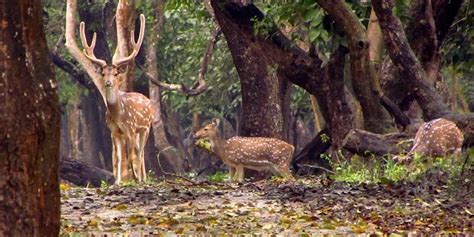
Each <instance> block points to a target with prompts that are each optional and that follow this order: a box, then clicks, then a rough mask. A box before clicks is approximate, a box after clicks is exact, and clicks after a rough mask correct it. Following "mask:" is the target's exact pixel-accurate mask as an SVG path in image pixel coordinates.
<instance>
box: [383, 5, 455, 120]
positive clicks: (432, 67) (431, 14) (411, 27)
mask: <svg viewBox="0 0 474 237" xmlns="http://www.w3.org/2000/svg"><path fill="white" fill-rule="evenodd" d="M462 2H463V1H462V0H454V1H451V0H440V1H430V0H417V1H414V2H413V5H412V9H411V10H410V17H409V18H410V19H411V20H410V21H409V22H408V24H407V27H406V29H405V32H406V38H407V39H408V42H409V44H410V47H411V48H412V49H413V51H414V53H415V54H416V55H417V57H418V60H419V61H420V63H421V65H422V67H423V69H424V70H427V74H428V76H427V78H429V81H428V82H429V84H430V85H431V86H435V85H434V82H435V81H437V80H439V76H440V74H439V68H440V65H439V63H440V60H439V57H440V56H439V50H440V47H441V45H442V43H443V40H444V38H445V36H446V34H447V31H448V29H449V27H450V26H451V24H452V23H453V21H454V19H455V17H456V15H457V13H458V12H459V8H460V6H461V4H462ZM433 21H434V22H433ZM402 79H403V76H400V75H399V74H398V71H397V70H396V68H395V66H394V65H393V63H392V61H391V60H390V59H386V60H384V62H383V66H382V77H381V81H382V89H383V91H384V94H385V95H386V96H387V97H389V98H390V99H391V100H392V101H394V102H395V103H396V104H399V105H400V107H401V108H402V109H403V110H408V112H409V114H410V118H411V119H413V118H415V119H416V118H417V117H418V114H421V112H418V110H419V107H418V105H417V104H416V103H415V104H416V105H411V104H412V101H413V100H414V99H416V96H415V95H413V93H411V92H410V87H411V84H407V83H406V82H405V81H403V80H402Z"/></svg>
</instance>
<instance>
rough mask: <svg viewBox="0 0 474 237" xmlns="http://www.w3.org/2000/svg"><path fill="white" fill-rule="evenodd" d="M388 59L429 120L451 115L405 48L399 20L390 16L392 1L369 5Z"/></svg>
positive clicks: (407, 45) (421, 69)
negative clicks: (378, 27) (381, 36)
mask: <svg viewBox="0 0 474 237" xmlns="http://www.w3.org/2000/svg"><path fill="white" fill-rule="evenodd" d="M372 4H373V7H374V10H375V13H376V14H377V17H378V19H379V24H380V27H381V28H382V31H383V32H384V41H385V45H386V47H387V50H388V53H389V55H390V58H391V60H392V62H393V64H394V65H395V67H396V68H397V69H398V71H399V73H400V77H401V81H402V82H404V83H405V84H406V85H410V86H409V87H408V88H407V90H409V91H407V92H410V93H412V94H413V95H414V96H415V98H416V99H417V101H418V104H419V105H420V107H421V108H422V110H423V113H424V115H425V117H426V118H427V119H428V120H431V119H434V118H439V117H442V116H444V115H447V114H449V113H450V111H449V109H448V106H447V105H446V104H445V103H444V102H443V98H441V96H440V95H439V93H438V92H437V91H436V90H435V88H434V87H433V86H432V85H431V84H430V83H429V82H428V79H427V76H426V74H425V71H424V69H423V67H422V65H421V64H420V62H419V61H418V60H417V58H416V56H415V54H414V52H413V50H412V49H411V48H410V45H409V44H408V40H407V38H406V35H405V33H404V31H403V29H402V25H401V22H400V20H399V19H398V18H397V17H395V16H394V15H393V13H392V7H393V1H392V0H374V1H372Z"/></svg>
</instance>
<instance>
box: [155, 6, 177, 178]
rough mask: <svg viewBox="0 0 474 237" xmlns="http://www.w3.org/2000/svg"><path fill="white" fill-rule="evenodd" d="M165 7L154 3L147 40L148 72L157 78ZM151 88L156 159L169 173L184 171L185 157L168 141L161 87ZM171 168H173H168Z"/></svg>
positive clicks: (157, 170)
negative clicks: (157, 50) (159, 45)
mask: <svg viewBox="0 0 474 237" xmlns="http://www.w3.org/2000/svg"><path fill="white" fill-rule="evenodd" d="M164 7H165V1H164V0H160V1H156V2H155V3H154V6H153V8H154V13H155V16H154V22H153V26H152V29H151V31H150V32H152V33H151V34H150V35H149V36H148V40H147V51H146V55H147V56H146V70H147V73H148V74H150V76H152V77H153V78H155V79H158V78H159V75H158V67H157V61H156V58H157V55H156V48H157V47H156V46H157V44H158V42H159V39H160V33H161V29H162V26H163V23H164ZM149 88H150V99H151V101H152V103H153V105H154V106H155V108H156V110H155V118H154V120H153V122H152V125H153V127H152V129H153V131H152V134H153V143H154V147H155V152H156V153H155V154H156V155H157V158H156V159H160V162H161V163H162V164H166V165H165V166H164V167H163V168H166V170H164V171H165V172H169V173H178V174H179V173H182V172H183V171H184V170H183V159H184V158H183V157H182V155H181V154H179V153H178V152H177V151H176V149H175V148H174V149H171V148H173V146H172V145H171V144H170V142H169V141H168V136H167V134H166V127H165V119H166V118H165V117H164V114H163V112H162V110H163V108H162V106H161V102H162V101H161V94H160V87H159V86H157V85H155V84H153V83H151V82H150V83H149ZM156 159H153V162H152V164H153V167H156V168H157V169H155V170H154V171H155V174H157V175H162V174H163V171H162V170H161V168H160V165H159V164H158V163H157V160H156ZM168 168H169V169H171V170H168Z"/></svg>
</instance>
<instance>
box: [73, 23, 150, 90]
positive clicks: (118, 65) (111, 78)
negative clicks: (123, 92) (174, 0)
mask: <svg viewBox="0 0 474 237" xmlns="http://www.w3.org/2000/svg"><path fill="white" fill-rule="evenodd" d="M80 35H81V42H82V45H83V47H84V49H83V53H84V55H85V56H86V57H87V58H88V59H89V60H90V61H91V62H93V63H94V64H95V65H97V70H98V71H99V72H100V74H101V76H102V79H103V80H102V81H103V82H104V84H105V87H106V96H107V94H109V96H112V95H111V94H110V92H111V91H112V89H118V88H119V86H120V84H121V81H120V80H119V75H121V74H123V73H125V72H126V68H127V65H128V63H129V62H131V61H133V60H134V59H135V57H136V56H137V55H138V52H139V51H140V47H141V46H142V43H143V38H144V35H145V16H144V15H143V14H141V15H140V33H139V36H138V41H135V31H134V30H132V31H131V34H130V35H131V39H130V44H131V45H132V52H131V53H130V55H128V56H127V57H123V58H118V59H116V60H114V62H112V64H111V65H109V64H107V62H106V61H105V60H102V59H98V58H97V57H96V56H95V54H94V49H95V46H96V42H97V34H96V33H95V32H94V34H93V36H92V41H91V44H89V43H88V42H87V38H86V33H85V23H84V22H81V25H80ZM107 89H108V90H107ZM107 91H108V93H107Z"/></svg>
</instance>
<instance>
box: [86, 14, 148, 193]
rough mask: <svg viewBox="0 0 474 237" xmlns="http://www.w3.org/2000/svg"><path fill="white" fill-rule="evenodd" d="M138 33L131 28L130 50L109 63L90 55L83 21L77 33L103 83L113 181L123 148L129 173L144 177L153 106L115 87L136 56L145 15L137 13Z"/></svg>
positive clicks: (91, 50)
mask: <svg viewBox="0 0 474 237" xmlns="http://www.w3.org/2000/svg"><path fill="white" fill-rule="evenodd" d="M140 21H141V25H140V34H139V37H138V41H135V36H134V31H133V30H132V32H131V44H132V46H133V50H132V53H131V54H130V55H129V56H127V57H123V58H117V59H115V58H114V60H113V61H114V62H113V63H112V65H108V64H107V63H106V61H104V60H102V59H98V58H97V57H96V56H95V55H94V48H95V45H96V34H95V33H94V35H93V37H92V42H91V44H90V45H89V44H88V42H87V39H86V34H85V24H84V22H81V25H80V35H81V41H82V45H83V47H84V50H83V53H84V55H85V56H86V57H87V58H88V59H89V60H90V61H91V62H93V63H94V64H96V65H97V66H99V69H100V72H101V76H102V80H103V81H104V84H105V101H106V105H107V115H106V119H107V126H108V127H109V129H110V130H111V133H112V146H113V151H112V153H113V154H112V163H113V172H114V176H115V184H120V182H121V178H122V173H121V167H122V160H123V159H124V158H126V157H122V154H123V153H122V152H123V149H125V148H127V157H128V160H129V161H131V164H132V172H133V176H134V177H135V178H136V179H137V180H138V181H139V182H142V181H145V180H146V169H145V155H144V148H145V143H146V140H147V139H148V134H149V131H150V126H151V122H152V121H153V117H154V114H155V108H154V107H153V105H152V103H151V101H150V100H149V99H148V98H147V97H145V96H144V95H142V94H140V93H134V92H123V91H121V90H120V89H119V86H120V85H119V84H120V80H119V79H118V77H119V76H120V74H123V73H124V72H125V67H126V66H127V64H128V63H130V62H132V61H133V60H134V58H135V57H136V56H137V54H138V51H139V50H140V47H141V45H142V43H143V37H144V33H145V16H143V15H140Z"/></svg>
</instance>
